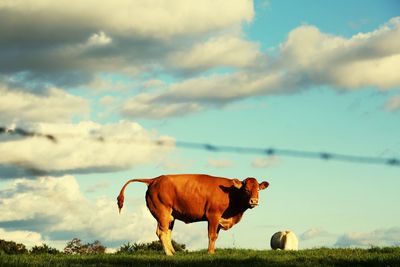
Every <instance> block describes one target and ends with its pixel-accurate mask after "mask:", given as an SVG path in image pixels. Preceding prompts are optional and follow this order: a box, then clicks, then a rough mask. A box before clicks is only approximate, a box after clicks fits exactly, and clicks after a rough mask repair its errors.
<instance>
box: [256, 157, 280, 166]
mask: <svg viewBox="0 0 400 267" xmlns="http://www.w3.org/2000/svg"><path fill="white" fill-rule="evenodd" d="M280 163H281V159H280V158H277V157H275V156H272V157H263V158H256V159H254V160H253V161H252V162H251V166H253V167H254V168H270V167H274V166H276V165H278V164H280Z"/></svg>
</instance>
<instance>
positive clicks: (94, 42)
mask: <svg viewBox="0 0 400 267" xmlns="http://www.w3.org/2000/svg"><path fill="white" fill-rule="evenodd" d="M111 42H112V39H111V38H110V37H109V36H107V35H106V34H105V33H104V32H103V31H100V32H99V33H94V34H93V35H92V36H90V37H89V39H88V41H87V45H88V46H102V45H108V44H110V43H111Z"/></svg>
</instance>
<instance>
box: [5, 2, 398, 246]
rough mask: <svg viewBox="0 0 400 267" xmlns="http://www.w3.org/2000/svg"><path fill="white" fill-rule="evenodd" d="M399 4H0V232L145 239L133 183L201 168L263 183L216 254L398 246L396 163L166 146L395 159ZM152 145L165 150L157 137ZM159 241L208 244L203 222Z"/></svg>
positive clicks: (44, 239) (113, 242)
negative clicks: (284, 236)
mask: <svg viewBox="0 0 400 267" xmlns="http://www.w3.org/2000/svg"><path fill="white" fill-rule="evenodd" d="M399 11H400V3H399V1H397V0H381V1H378V0H366V1H362V3H361V1H356V0H352V1H348V0H347V1H341V0H340V1H330V2H325V1H324V2H322V1H311V0H299V1H288V0H286V1H274V0H267V1H254V2H253V1H243V0H231V1H223V0H212V1H211V0H204V1H195V2H191V1H183V0H169V1H162V0H155V1H139V0H137V1H126V0H119V1H101V2H98V1H93V0H87V1H75V0H72V1H71V0H69V1H64V0H61V1H50V0H35V1H33V0H24V1H22V0H1V1H0V122H1V125H0V126H1V127H6V128H7V129H8V131H10V132H12V130H13V129H16V128H22V129H25V130H28V131H32V132H36V133H41V134H50V135H53V136H54V137H55V138H56V141H55V142H54V141H52V140H49V139H48V138H44V137H43V136H34V137H25V136H18V135H11V134H2V135H0V239H6V240H14V241H17V242H21V243H24V244H26V245H27V246H28V247H29V246H33V245H40V244H42V243H46V244H48V245H50V246H53V247H57V248H59V249H62V248H63V247H64V246H65V244H66V243H67V242H68V241H69V240H71V239H72V238H74V237H78V238H81V239H82V240H83V241H84V242H92V241H94V240H100V241H101V242H102V243H103V244H105V245H106V246H107V247H108V248H110V249H111V250H112V249H117V248H118V247H120V246H121V245H122V244H124V243H127V242H131V243H133V242H149V241H153V240H156V239H157V237H156V234H155V229H156V222H155V220H154V218H152V216H151V214H150V213H149V212H148V210H147V208H146V204H145V200H144V196H145V191H146V186H145V185H143V184H138V183H135V184H131V185H130V186H129V187H128V188H127V190H126V193H125V197H126V202H125V206H124V209H123V210H122V213H121V214H118V209H117V205H116V197H117V195H118V193H119V190H120V189H121V187H122V185H123V184H124V183H125V182H126V181H127V180H128V179H132V178H152V177H156V176H159V175H162V174H172V173H174V174H176V173H206V174H210V175H215V176H221V177H228V178H238V179H245V178H246V177H256V178H257V179H258V181H259V182H261V181H268V182H269V183H270V186H269V187H268V188H267V189H266V190H264V191H261V192H260V205H259V206H258V207H257V208H255V209H252V210H248V211H247V212H246V213H245V215H244V217H243V219H242V221H241V222H240V223H239V224H237V225H235V226H234V227H233V228H232V229H230V230H229V231H226V232H225V231H221V232H220V234H219V239H218V240H217V243H216V246H217V248H218V247H219V248H221V247H225V248H226V247H229V248H254V249H269V240H270V238H271V236H272V235H273V234H274V233H275V232H277V231H281V230H292V231H293V232H294V233H295V234H296V235H297V237H298V239H299V247H300V248H301V249H306V248H313V247H321V246H324V247H364V248H366V247H370V246H398V245H400V212H398V208H397V204H396V203H399V202H400V194H399V193H398V188H400V179H399V177H400V168H399V167H398V166H389V165H387V164H386V165H385V164H357V163H350V162H341V161H334V160H329V161H326V160H321V159H305V158H298V157H288V156H285V155H280V154H276V155H262V154H251V153H248V154H244V153H231V152H223V151H217V152H215V151H210V150H199V149H197V150H196V149H189V148H182V147H179V146H176V145H175V144H176V142H179V141H180V142H195V143H200V144H204V143H205V144H213V145H217V146H239V147H254V148H271V147H273V148H280V149H292V150H300V151H314V152H328V153H339V154H350V155H359V156H371V157H382V158H400V138H399V136H400V75H399V73H400V12H399ZM154 140H161V141H163V144H167V145H164V146H155V145H154V142H153V141H154ZM173 239H174V240H176V241H177V242H180V243H184V244H186V245H187V247H188V248H189V249H191V250H196V249H204V248H206V247H207V244H208V241H207V224H206V223H205V222H201V223H194V224H184V223H182V222H177V223H176V224H175V228H174V232H173Z"/></svg>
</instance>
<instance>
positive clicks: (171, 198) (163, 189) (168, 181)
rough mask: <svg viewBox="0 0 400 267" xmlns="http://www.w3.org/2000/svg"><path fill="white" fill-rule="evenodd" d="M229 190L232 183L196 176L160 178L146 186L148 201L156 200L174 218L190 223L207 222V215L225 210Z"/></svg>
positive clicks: (166, 176) (181, 175) (217, 178)
mask: <svg viewBox="0 0 400 267" xmlns="http://www.w3.org/2000/svg"><path fill="white" fill-rule="evenodd" d="M231 187H232V181H231V180H230V179H226V178H220V177H213V176H208V175H198V174H180V175H163V176H159V177H158V178H157V179H155V180H154V182H153V183H152V184H151V185H150V186H149V188H148V191H147V198H150V201H151V199H153V200H154V201H159V202H160V204H161V205H163V206H164V207H166V208H170V209H172V216H173V217H174V218H176V219H179V220H181V221H184V222H186V223H189V222H195V221H202V220H206V213H207V212H212V211H213V210H219V209H220V210H221V211H223V210H224V209H226V208H227V207H228V206H229V196H228V190H230V188H231ZM148 206H149V205H148ZM149 208H150V210H151V207H150V206H149Z"/></svg>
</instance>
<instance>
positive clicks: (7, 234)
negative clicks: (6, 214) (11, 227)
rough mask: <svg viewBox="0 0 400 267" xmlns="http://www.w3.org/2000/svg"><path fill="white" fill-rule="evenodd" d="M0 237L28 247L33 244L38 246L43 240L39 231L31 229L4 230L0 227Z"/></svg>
mask: <svg viewBox="0 0 400 267" xmlns="http://www.w3.org/2000/svg"><path fill="white" fill-rule="evenodd" d="M0 239H3V240H6V241H14V242H16V243H21V244H24V245H25V246H27V247H28V248H30V247H33V246H35V245H36V246H40V245H42V244H43V243H45V241H44V240H43V237H42V235H41V234H40V233H37V232H33V231H18V230H17V231H6V230H5V229H2V228H0Z"/></svg>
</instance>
